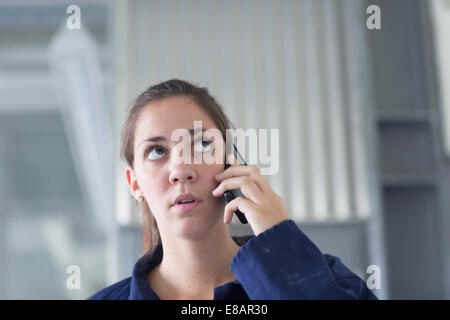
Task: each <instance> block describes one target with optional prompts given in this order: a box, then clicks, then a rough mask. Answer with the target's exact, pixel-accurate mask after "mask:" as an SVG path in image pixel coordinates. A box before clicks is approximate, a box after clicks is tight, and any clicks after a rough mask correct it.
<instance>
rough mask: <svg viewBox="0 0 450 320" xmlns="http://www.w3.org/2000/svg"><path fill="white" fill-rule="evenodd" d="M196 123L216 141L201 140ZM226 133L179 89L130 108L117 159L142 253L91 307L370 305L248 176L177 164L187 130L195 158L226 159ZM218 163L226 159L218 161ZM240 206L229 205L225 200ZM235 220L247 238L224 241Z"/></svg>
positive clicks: (216, 111)
mask: <svg viewBox="0 0 450 320" xmlns="http://www.w3.org/2000/svg"><path fill="white" fill-rule="evenodd" d="M194 121H201V124H202V128H203V129H206V130H207V129H217V130H218V131H219V132H220V133H221V135H218V136H216V137H215V138H214V139H209V140H208V139H205V137H203V136H202V133H201V132H200V133H199V132H197V133H195V132H193V130H192V129H193V128H194ZM228 128H231V123H230V122H229V120H228V118H227V117H226V115H225V114H224V113H223V111H222V108H221V107H220V105H219V104H218V103H217V102H216V101H215V100H214V98H213V97H211V96H210V95H209V93H208V90H207V89H206V88H200V87H197V86H194V85H192V84H190V83H188V82H185V81H181V80H170V81H166V82H163V83H160V84H157V85H155V86H152V87H150V88H149V89H147V90H146V91H144V92H143V93H142V94H140V95H139V97H138V98H137V99H136V101H135V103H134V105H133V106H132V108H131V110H130V112H129V116H128V119H127V121H126V123H125V125H124V128H123V131H122V149H121V155H122V157H123V158H124V159H125V161H126V162H127V164H128V167H127V169H126V172H125V175H126V179H127V181H128V185H129V189H130V192H131V195H132V196H133V198H134V199H136V201H137V202H138V203H139V204H140V205H141V206H142V208H143V215H142V219H143V221H142V222H143V226H144V230H143V232H144V242H145V251H146V253H145V254H144V255H143V256H142V257H141V258H140V259H139V260H138V261H137V263H136V265H135V267H134V268H133V272H132V276H131V277H129V278H126V279H124V280H122V281H120V282H118V283H116V284H113V285H112V286H110V287H107V288H106V289H103V290H101V291H100V292H98V293H96V294H94V295H93V296H91V297H90V299H376V297H375V295H374V294H373V293H372V292H371V291H370V290H368V289H367V287H366V285H365V282H364V281H363V280H362V279H361V278H359V277H358V276H357V275H356V274H354V273H353V272H351V271H350V270H349V269H347V268H346V267H345V266H344V265H343V264H342V263H341V261H340V260H339V258H337V257H333V256H331V255H327V254H322V253H321V252H320V250H319V249H318V248H317V247H316V246H315V245H314V244H313V243H312V242H311V240H309V239H308V237H307V236H306V235H305V234H304V233H303V232H302V231H301V230H300V229H299V227H298V226H297V225H296V224H295V223H294V221H292V220H290V219H289V217H288V214H287V212H286V209H285V206H284V203H283V200H282V198H281V197H280V196H279V195H278V194H276V193H275V192H274V191H273V189H272V188H271V186H270V184H269V183H268V180H267V179H266V178H265V177H264V176H263V175H261V173H260V171H259V170H258V168H257V167H256V166H241V165H238V164H235V163H233V161H234V160H233V157H230V158H229V159H228V160H229V161H231V162H232V163H233V164H232V165H231V167H229V168H227V169H226V170H224V168H225V166H224V162H220V161H219V162H217V163H212V164H207V163H205V162H201V163H196V162H194V161H192V162H190V161H176V159H177V157H176V156H175V155H177V154H180V153H179V151H180V149H179V148H180V143H178V142H174V141H173V139H171V137H172V133H173V132H174V131H175V130H178V129H185V130H187V131H190V133H191V134H192V137H191V139H190V140H189V144H190V143H192V144H191V146H192V155H191V156H192V157H194V155H195V153H200V154H201V155H206V154H208V153H209V154H211V153H214V150H215V151H218V150H224V149H225V147H224V146H225V143H226V129H228ZM224 161H225V159H224ZM233 189H241V191H242V193H243V194H244V195H245V197H246V198H243V197H238V198H236V199H235V200H233V201H231V202H229V203H227V202H226V201H225V199H224V197H223V194H224V192H225V191H227V190H233ZM236 210H240V211H241V212H243V213H244V214H245V217H246V219H247V221H248V223H249V225H250V226H251V228H252V230H253V232H254V236H253V237H250V239H248V240H247V241H246V242H245V243H242V242H239V241H238V239H234V238H232V237H231V236H230V233H229V228H228V223H230V221H231V219H232V217H233V214H234V212H235V211H236Z"/></svg>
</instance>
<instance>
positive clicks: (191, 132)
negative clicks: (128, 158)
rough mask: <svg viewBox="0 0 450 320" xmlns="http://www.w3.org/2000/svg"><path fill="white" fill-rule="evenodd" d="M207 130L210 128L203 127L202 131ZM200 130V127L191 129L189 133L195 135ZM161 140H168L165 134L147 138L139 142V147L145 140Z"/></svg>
mask: <svg viewBox="0 0 450 320" xmlns="http://www.w3.org/2000/svg"><path fill="white" fill-rule="evenodd" d="M206 130H208V129H205V128H202V130H201V132H203V131H206ZM198 132H200V130H198V129H197V130H195V129H191V130H189V134H190V135H191V136H193V135H194V133H195V134H196V133H198ZM161 141H167V139H166V137H164V136H157V137H152V138H148V139H145V140H144V141H142V142H141V143H140V144H139V146H138V148H139V147H140V146H141V145H142V144H143V143H144V142H161Z"/></svg>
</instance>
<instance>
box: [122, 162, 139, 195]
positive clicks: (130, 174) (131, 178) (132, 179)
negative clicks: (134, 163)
mask: <svg viewBox="0 0 450 320" xmlns="http://www.w3.org/2000/svg"><path fill="white" fill-rule="evenodd" d="M125 176H126V178H127V182H128V187H129V188H130V192H131V194H132V195H133V197H134V198H135V199H136V200H137V201H139V197H140V196H142V195H143V194H142V191H141V189H140V187H139V184H138V181H137V178H136V174H135V172H134V170H133V168H131V167H130V166H128V167H127V168H126V169H125Z"/></svg>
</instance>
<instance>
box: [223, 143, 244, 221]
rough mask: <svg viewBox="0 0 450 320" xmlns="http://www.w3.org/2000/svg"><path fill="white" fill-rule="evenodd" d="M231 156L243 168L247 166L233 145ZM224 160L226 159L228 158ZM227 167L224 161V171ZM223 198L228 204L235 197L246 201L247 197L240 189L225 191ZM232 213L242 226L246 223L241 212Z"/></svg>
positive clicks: (228, 165)
mask: <svg viewBox="0 0 450 320" xmlns="http://www.w3.org/2000/svg"><path fill="white" fill-rule="evenodd" d="M233 155H234V158H235V159H236V160H237V162H238V163H239V164H241V165H244V166H246V165H247V162H245V160H244V158H242V156H241V154H240V153H239V151H238V150H237V148H236V146H235V145H234V144H233ZM226 159H228V157H227V158H226ZM229 167H230V164H228V163H227V161H225V170H226V169H228V168H229ZM223 196H224V197H225V200H226V201H227V202H230V201H231V200H233V199H235V198H237V197H243V198H245V199H247V197H246V196H244V194H243V193H242V191H241V190H240V189H233V190H227V191H225V192H224V193H223ZM234 213H235V214H236V215H237V217H238V219H239V221H240V222H241V223H242V224H246V223H248V221H247V218H245V215H244V214H243V213H242V212H241V211H239V210H236V211H235V212H234Z"/></svg>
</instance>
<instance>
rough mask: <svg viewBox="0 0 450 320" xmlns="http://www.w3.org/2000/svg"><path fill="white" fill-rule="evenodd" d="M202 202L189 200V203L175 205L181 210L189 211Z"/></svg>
mask: <svg viewBox="0 0 450 320" xmlns="http://www.w3.org/2000/svg"><path fill="white" fill-rule="evenodd" d="M199 203H200V202H198V201H194V202H187V203H177V204H175V205H174V206H173V207H174V208H175V209H177V210H179V211H181V212H189V211H191V210H193V209H194V208H195V207H197V206H198V204H199Z"/></svg>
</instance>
